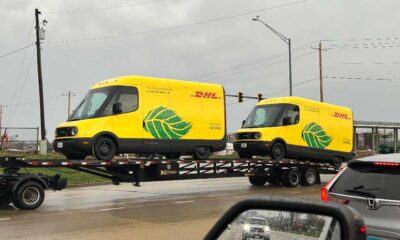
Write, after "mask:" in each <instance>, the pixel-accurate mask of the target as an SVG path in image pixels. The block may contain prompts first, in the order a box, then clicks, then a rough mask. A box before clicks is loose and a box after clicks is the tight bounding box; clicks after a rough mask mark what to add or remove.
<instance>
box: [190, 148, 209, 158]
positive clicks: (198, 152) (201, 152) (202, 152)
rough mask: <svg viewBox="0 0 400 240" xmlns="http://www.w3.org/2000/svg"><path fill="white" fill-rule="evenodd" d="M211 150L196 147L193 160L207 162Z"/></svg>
mask: <svg viewBox="0 0 400 240" xmlns="http://www.w3.org/2000/svg"><path fill="white" fill-rule="evenodd" d="M210 153H211V149H210V147H207V146H198V147H196V148H195V149H194V152H193V159H195V160H207V159H208V157H210Z"/></svg>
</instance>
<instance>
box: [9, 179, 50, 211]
mask: <svg viewBox="0 0 400 240" xmlns="http://www.w3.org/2000/svg"><path fill="white" fill-rule="evenodd" d="M43 201H44V189H43V186H42V185H41V184H39V183H38V182H35V181H27V182H25V183H23V184H22V185H21V186H19V187H18V188H17V190H16V191H15V193H14V196H13V200H12V202H13V204H14V206H15V207H17V208H19V209H21V210H33V209H36V208H38V207H40V205H42V203H43Z"/></svg>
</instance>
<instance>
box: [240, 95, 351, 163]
mask: <svg viewBox="0 0 400 240" xmlns="http://www.w3.org/2000/svg"><path fill="white" fill-rule="evenodd" d="M234 149H235V151H237V152H238V154H239V156H240V157H242V158H251V157H252V156H265V155H269V156H270V157H271V158H272V159H283V158H284V157H287V158H295V159H309V160H317V161H329V162H332V163H334V164H337V165H340V164H341V162H343V161H347V160H349V159H351V158H352V155H353V153H352V152H353V114H352V110H351V109H350V108H347V107H341V106H336V105H333V104H328V103H322V102H318V101H313V100H309V99H305V98H300V97H281V98H271V99H265V100H262V101H260V102H258V103H257V105H256V106H255V108H254V109H253V110H252V111H251V113H250V115H249V116H248V117H247V119H246V120H245V121H244V122H243V126H242V128H241V129H240V130H238V131H237V132H236V133H235V140H234Z"/></svg>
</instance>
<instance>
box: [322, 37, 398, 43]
mask: <svg viewBox="0 0 400 240" xmlns="http://www.w3.org/2000/svg"><path fill="white" fill-rule="evenodd" d="M390 40H400V38H398V37H387V38H347V39H324V40H321V41H324V42H345V41H349V42H358V41H390Z"/></svg>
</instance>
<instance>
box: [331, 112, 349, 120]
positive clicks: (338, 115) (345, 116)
mask: <svg viewBox="0 0 400 240" xmlns="http://www.w3.org/2000/svg"><path fill="white" fill-rule="evenodd" d="M332 117H336V118H341V119H346V120H351V118H349V117H348V115H347V114H345V113H340V112H334V113H333V114H332Z"/></svg>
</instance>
